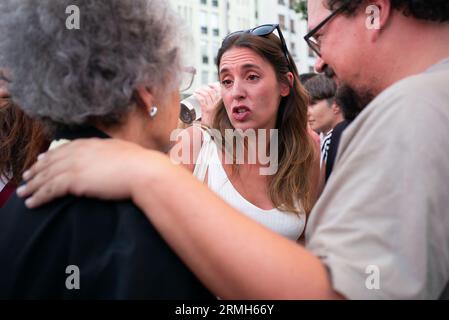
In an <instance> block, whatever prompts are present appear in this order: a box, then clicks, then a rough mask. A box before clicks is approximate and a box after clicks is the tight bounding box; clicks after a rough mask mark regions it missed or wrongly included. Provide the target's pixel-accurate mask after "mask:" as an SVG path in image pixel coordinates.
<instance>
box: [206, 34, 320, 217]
mask: <svg viewBox="0 0 449 320" xmlns="http://www.w3.org/2000/svg"><path fill="white" fill-rule="evenodd" d="M232 48H248V49H251V50H253V51H254V52H255V53H257V54H258V55H259V56H261V57H262V58H264V59H265V60H266V61H268V62H269V63H270V64H271V65H272V67H273V68H274V70H275V73H276V77H277V80H278V81H279V83H283V84H286V85H288V86H289V87H290V94H289V95H288V96H287V97H284V98H283V99H282V100H281V104H280V107H279V111H278V115H277V123H276V129H278V134H279V148H278V150H279V155H278V159H279V168H278V171H277V173H276V174H275V175H273V176H271V177H270V179H269V189H268V190H269V195H270V198H271V201H272V202H273V204H274V205H275V206H276V208H278V209H280V210H282V211H288V212H296V213H299V212H300V211H301V208H300V207H298V200H300V201H301V204H302V206H303V208H304V209H305V210H306V212H309V211H310V210H311V208H312V206H313V199H312V198H313V192H312V183H311V177H312V171H313V170H312V166H313V162H314V160H315V159H316V154H315V147H314V143H313V141H312V139H311V137H310V135H309V133H308V122H307V106H308V96H307V93H306V92H305V90H304V88H303V87H302V85H301V84H300V81H299V75H298V71H297V68H296V65H295V64H294V62H293V58H292V56H291V55H289V60H290V61H291V65H290V64H289V63H288V61H287V59H286V56H285V54H284V51H283V50H282V45H281V41H280V39H279V38H278V37H277V36H275V35H273V34H271V35H269V36H265V37H261V36H255V35H251V34H248V33H245V34H238V35H235V36H231V37H230V38H228V39H226V40H225V41H224V43H223V45H222V47H221V48H220V50H219V51H218V57H217V67H218V68H219V67H220V62H221V59H222V57H223V54H224V53H225V52H227V51H228V50H230V49H232ZM288 72H292V73H293V75H294V83H293V86H292V85H291V84H290V82H289V80H288V77H287V73H288ZM213 127H214V128H216V129H218V130H220V132H221V134H222V136H225V130H226V129H234V128H233V127H232V124H231V121H230V120H229V117H228V114H227V112H226V108H225V106H224V104H223V101H220V105H219V107H218V111H217V114H216V116H215V119H214V122H213ZM223 144H224V142H223ZM223 146H224V145H223ZM224 147H225V150H226V146H224ZM236 166H237V165H236V164H234V167H236ZM233 171H234V170H233Z"/></svg>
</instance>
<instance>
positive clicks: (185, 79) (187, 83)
mask: <svg viewBox="0 0 449 320" xmlns="http://www.w3.org/2000/svg"><path fill="white" fill-rule="evenodd" d="M195 75H196V69H195V68H194V67H185V68H183V69H182V78H181V84H180V86H179V91H181V92H185V91H187V90H189V89H190V87H191V86H192V84H193V80H194V79H195Z"/></svg>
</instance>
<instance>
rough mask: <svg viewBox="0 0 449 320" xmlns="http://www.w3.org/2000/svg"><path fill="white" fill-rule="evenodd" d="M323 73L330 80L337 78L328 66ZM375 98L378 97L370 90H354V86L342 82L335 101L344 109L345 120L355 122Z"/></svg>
mask: <svg viewBox="0 0 449 320" xmlns="http://www.w3.org/2000/svg"><path fill="white" fill-rule="evenodd" d="M323 72H324V74H325V75H326V76H327V77H328V78H334V77H336V74H335V71H334V70H333V69H332V68H330V67H329V66H328V65H327V66H325V67H324V71H323ZM375 97H376V95H375V94H374V93H372V91H371V90H370V89H369V88H363V89H361V88H359V89H354V88H353V87H352V86H350V85H348V84H346V83H342V82H340V83H338V89H337V93H336V96H335V100H336V102H337V105H338V106H339V107H340V108H341V109H342V111H343V114H344V117H345V119H346V120H348V121H353V120H354V119H355V118H356V117H357V116H358V115H359V114H360V112H362V111H363V109H365V108H366V106H368V104H370V102H371V101H373V100H374V98H375Z"/></svg>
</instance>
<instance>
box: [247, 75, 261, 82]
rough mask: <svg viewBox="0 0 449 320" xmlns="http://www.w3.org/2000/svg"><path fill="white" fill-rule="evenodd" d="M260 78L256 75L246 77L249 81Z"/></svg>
mask: <svg viewBox="0 0 449 320" xmlns="http://www.w3.org/2000/svg"><path fill="white" fill-rule="evenodd" d="M259 78H260V77H259V76H258V75H256V74H251V75H249V76H248V79H249V80H251V81H254V80H258V79H259Z"/></svg>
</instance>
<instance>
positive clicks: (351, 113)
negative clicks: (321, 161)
mask: <svg viewBox="0 0 449 320" xmlns="http://www.w3.org/2000/svg"><path fill="white" fill-rule="evenodd" d="M335 103H336V104H337V105H338V106H339V107H340V108H341V111H342V113H343V117H344V121H342V122H340V123H339V124H337V125H336V126H335V127H334V129H333V130H332V138H331V141H330V143H329V148H328V151H327V160H326V176H325V181H328V180H329V178H330V175H331V173H332V170H333V168H334V163H335V160H336V158H337V153H338V146H339V145H340V139H341V135H342V134H343V132H344V131H345V130H346V128H347V127H348V126H349V125H350V124H351V123H352V122H353V121H354V120H355V118H356V117H357V116H358V115H359V114H360V112H362V110H363V109H364V106H362V103H361V102H360V101H359V99H358V97H357V94H356V93H355V92H354V90H353V89H352V88H350V87H348V86H343V87H340V88H338V89H337V93H336V95H335Z"/></svg>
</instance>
